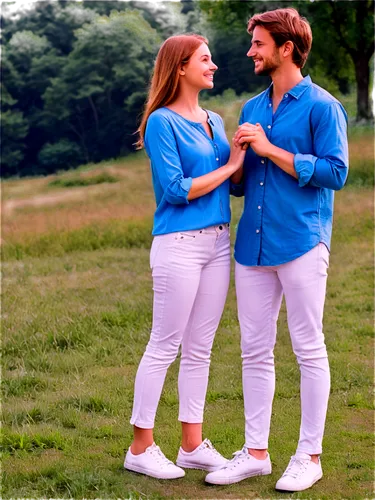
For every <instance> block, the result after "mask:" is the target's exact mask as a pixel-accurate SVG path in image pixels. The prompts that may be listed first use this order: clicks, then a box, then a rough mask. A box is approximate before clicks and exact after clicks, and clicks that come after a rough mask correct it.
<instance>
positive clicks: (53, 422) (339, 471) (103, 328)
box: [2, 100, 374, 499]
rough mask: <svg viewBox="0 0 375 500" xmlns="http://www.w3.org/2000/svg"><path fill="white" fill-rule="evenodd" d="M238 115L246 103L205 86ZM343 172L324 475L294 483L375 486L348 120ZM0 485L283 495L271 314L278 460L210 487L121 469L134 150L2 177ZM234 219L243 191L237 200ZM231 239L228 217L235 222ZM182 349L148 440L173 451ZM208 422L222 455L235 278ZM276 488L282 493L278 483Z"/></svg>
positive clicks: (367, 192)
mask: <svg viewBox="0 0 375 500" xmlns="http://www.w3.org/2000/svg"><path fill="white" fill-rule="evenodd" d="M211 104H212V106H211V109H214V110H216V111H218V112H220V113H221V114H222V115H223V116H224V117H225V118H226V124H227V128H228V132H229V134H231V133H232V132H233V130H234V128H235V124H236V117H237V116H238V110H239V107H240V104H241V103H240V102H233V103H232V104H228V103H226V104H223V103H222V102H220V100H216V101H212V102H211ZM350 153H351V174H350V178H349V181H348V185H347V186H346V188H345V189H344V190H343V191H341V192H339V193H337V196H336V211H335V222H334V237H333V243H332V253H331V262H330V269H329V281H328V291H327V301H326V309H325V321H324V326H325V329H324V331H325V335H326V341H327V346H328V351H329V357H330V364H331V375H332V390H331V399H330V406H329V412H328V418H327V425H326V435H325V441H324V455H323V459H322V460H323V469H324V477H323V479H322V480H321V481H320V482H319V483H318V484H317V485H316V486H315V487H314V488H313V489H312V490H308V491H307V492H304V493H300V494H298V493H295V494H293V495H292V496H291V497H292V498H312V499H342V498H347V499H349V498H350V499H363V498H372V497H373V496H374V491H373V479H374V476H373V467H374V461H373V459H374V446H373V445H374V443H373V431H374V420H373V409H374V408H373V395H372V387H373V368H374V367H373V333H374V331H373V173H372V171H373V134H372V131H371V130H369V129H366V128H361V129H353V130H351V131H350ZM2 195H3V210H2V251H3V266H2V267H3V280H2V285H3V286H2V288H3V290H2V291H3V299H2V300H3V301H2V311H3V341H2V347H3V362H2V391H3V405H2V416H3V436H2V444H3V481H2V497H3V498H16V497H34V498H41V497H46V498H51V497H52V498H154V499H157V498H166V497H173V498H191V499H193V498H228V499H232V498H250V499H251V498H280V497H282V496H281V494H279V493H276V492H275V491H274V484H275V482H276V480H277V479H278V477H279V475H280V474H281V473H282V471H283V469H284V468H285V466H286V464H287V462H288V460H289V457H290V455H292V454H293V452H294V448H295V444H296V442H297V439H298V429H299V418H300V410H299V371H298V367H297V364H296V361H295V358H294V355H293V353H292V349H291V344H290V340H289V336H288V331H287V325H286V315H285V309H284V307H283V308H282V312H281V315H280V319H279V332H278V343H277V348H276V373H277V386H276V397H275V402H274V407H273V418H272V429H271V441H270V453H271V458H272V461H273V474H272V475H271V476H265V477H263V478H253V479H251V480H246V481H243V482H242V483H238V484H236V485H232V486H227V487H208V486H206V485H205V484H204V475H205V473H204V472H202V471H187V474H186V477H185V478H183V479H180V480H176V481H170V482H162V481H158V480H156V479H151V478H147V477H143V476H140V475H135V474H132V473H129V472H125V471H124V470H123V468H122V463H123V458H124V449H126V448H127V447H128V446H129V444H130V442H131V435H132V430H131V426H130V424H129V423H128V422H129V418H130V412H131V406H132V392H133V382H134V376H135V372H136V369H137V365H138V363H139V360H140V358H141V356H142V353H143V350H144V347H145V345H146V343H147V341H148V337H149V332H150V325H151V303H152V289H151V275H150V271H149V267H148V260H149V245H150V242H151V237H150V228H151V223H152V213H153V209H154V199H153V192H152V187H151V181H150V175H149V168H148V162H147V160H146V158H145V156H144V154H143V153H140V154H137V155H134V156H132V157H130V158H127V159H125V160H118V161H114V162H107V163H103V164H101V165H91V166H90V165H89V166H85V167H83V168H81V169H79V170H77V171H74V172H66V173H61V174H59V175H55V176H50V177H46V178H35V179H20V180H9V181H6V182H4V183H3V187H2ZM232 202H233V219H234V224H232V227H235V224H236V221H237V220H238V217H239V214H240V212H241V205H242V201H241V200H238V199H236V200H232ZM232 239H233V240H234V230H233V234H232ZM177 373H178V361H177V362H175V363H174V364H173V365H172V366H171V368H170V370H169V372H168V376H167V381H166V384H165V388H164V391H163V395H162V399H161V402H160V405H159V410H158V415H157V424H156V440H157V442H158V444H160V445H161V447H162V449H163V451H164V452H165V453H166V455H167V456H168V457H169V458H171V459H175V457H176V454H177V451H178V447H179V439H180V428H179V423H178V422H177V413H178V397H177ZM205 422H206V423H205V428H204V431H205V436H207V437H209V438H210V439H211V440H212V441H213V442H214V444H215V445H216V446H217V448H218V450H219V451H220V452H222V453H223V454H224V455H226V456H228V457H229V456H230V455H231V453H232V452H234V451H235V450H237V449H240V448H241V447H242V445H243V442H244V418H243V399H242V389H241V364H240V350H239V327H238V323H237V318H236V305H235V295H234V286H233V280H232V284H231V288H230V292H229V296H228V300H227V304H226V308H225V312H224V316H223V319H222V321H221V324H220V328H219V331H218V333H217V336H216V339H215V344H214V349H213V357H212V364H211V374H210V382H209V388H208V395H207V405H206V413H205ZM282 498H285V496H284V497H282Z"/></svg>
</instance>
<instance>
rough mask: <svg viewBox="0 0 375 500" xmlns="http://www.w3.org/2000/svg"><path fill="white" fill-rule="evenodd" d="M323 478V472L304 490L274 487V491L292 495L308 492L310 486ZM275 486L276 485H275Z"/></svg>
mask: <svg viewBox="0 0 375 500" xmlns="http://www.w3.org/2000/svg"><path fill="white" fill-rule="evenodd" d="M322 477H323V472H322V473H320V474H318V475H317V476H316V477H315V479H314V481H313V482H312V483H311V484H310V486H306V488H295V489H287V488H276V487H275V490H276V491H288V492H290V493H292V492H293V491H305V490H308V489H309V488H311V487H312V486H314V484H315V483H317V482H318V481H320V480H321V479H322ZM276 486H277V484H276Z"/></svg>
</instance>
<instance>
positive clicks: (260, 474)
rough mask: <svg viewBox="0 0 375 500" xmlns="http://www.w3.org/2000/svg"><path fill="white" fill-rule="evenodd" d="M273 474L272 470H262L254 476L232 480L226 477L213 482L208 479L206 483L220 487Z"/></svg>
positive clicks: (246, 475) (235, 477) (244, 475)
mask: <svg viewBox="0 0 375 500" xmlns="http://www.w3.org/2000/svg"><path fill="white" fill-rule="evenodd" d="M271 473H272V470H270V471H264V470H262V471H260V472H254V474H242V475H241V476H232V477H230V478H228V477H226V478H217V479H214V480H211V479H208V480H207V478H206V479H205V481H206V483H208V484H219V485H223V484H234V483H239V482H240V481H243V480H244V479H248V478H250V477H257V476H268V475H269V474H271Z"/></svg>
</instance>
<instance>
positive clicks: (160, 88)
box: [136, 34, 208, 149]
mask: <svg viewBox="0 0 375 500" xmlns="http://www.w3.org/2000/svg"><path fill="white" fill-rule="evenodd" d="M202 43H207V44H208V41H207V40H206V38H204V37H203V36H201V35H195V34H187V35H176V36H171V37H170V38H167V40H165V42H164V43H163V45H162V46H161V47H160V50H159V52H158V55H157V57H156V61H155V67H154V73H153V75H152V79H151V85H150V90H149V93H148V98H147V101H146V105H145V111H144V113H143V116H142V120H141V124H140V126H139V129H138V130H137V133H138V134H139V139H138V141H137V143H136V147H137V149H141V148H143V146H144V135H145V130H146V124H147V120H148V117H149V116H150V114H151V113H152V112H153V111H155V110H156V109H159V108H162V107H163V106H167V105H168V104H171V103H172V102H173V101H174V100H175V99H176V97H177V92H178V83H179V79H180V73H179V71H180V69H181V66H182V65H184V64H187V63H188V61H189V59H190V57H191V56H192V55H193V54H194V52H195V51H196V50H197V49H198V47H200V45H202Z"/></svg>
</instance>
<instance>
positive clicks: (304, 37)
mask: <svg viewBox="0 0 375 500" xmlns="http://www.w3.org/2000/svg"><path fill="white" fill-rule="evenodd" d="M248 31H249V33H250V34H252V35H253V38H252V44H251V47H250V50H249V52H248V53H247V55H248V57H251V58H252V59H253V60H254V62H255V73H256V74H257V75H269V76H270V77H271V78H272V84H271V86H270V87H269V88H268V89H267V90H266V91H264V92H262V93H261V94H259V95H258V96H256V97H254V98H253V99H250V100H249V101H248V102H247V103H246V104H245V106H244V108H243V110H242V113H241V118H240V127H239V129H238V131H237V132H236V135H235V138H234V140H235V142H237V143H240V144H245V143H249V144H250V146H251V147H250V148H249V149H248V152H247V153H246V159H245V162H244V172H243V178H242V179H241V174H240V176H239V178H238V176H237V178H235V179H232V180H234V182H235V183H237V184H238V185H237V186H234V189H235V190H237V194H238V195H242V194H244V195H245V204H244V211H243V214H242V217H241V220H240V223H239V227H238V232H237V239H236V244H235V260H236V293H237V301H238V314H239V321H240V327H241V348H242V359H243V392H244V406H245V437H246V441H245V446H244V448H243V449H242V450H241V451H240V452H238V453H237V454H236V455H235V457H234V458H233V459H232V460H231V461H230V462H229V463H228V464H227V466H226V467H225V468H223V469H221V470H219V471H217V472H213V473H210V474H208V475H207V477H206V481H207V482H208V483H213V484H231V483H235V482H238V481H241V480H242V479H245V478H247V477H251V476H257V475H265V474H270V473H271V461H270V457H269V454H268V451H267V448H268V435H269V428H270V419H271V407H272V400H273V396H274V388H275V370H274V356H273V349H274V345H275V342H276V322H277V317H278V314H279V309H280V305H281V300H282V296H283V295H284V296H285V300H286V307H287V315H288V327H289V331H290V335H291V340H292V345H293V350H294V353H295V355H296V357H297V361H298V363H299V366H300V372H301V410H302V412H301V413H302V418H301V428H300V438H299V443H298V447H297V451H296V454H295V455H294V456H293V457H292V458H291V461H290V463H289V465H288V467H287V469H286V471H285V472H284V474H283V476H282V477H281V479H280V480H279V481H278V482H277V484H276V489H278V490H284V491H301V490H304V489H306V488H309V487H311V486H312V485H313V484H314V483H315V482H316V481H318V480H319V479H320V478H321V477H322V475H323V473H322V468H321V464H320V458H319V457H320V454H321V452H322V439H323V431H324V424H325V417H326V412H327V404H328V397H329V390H330V374H329V366H328V358H327V351H326V346H325V343H324V335H323V332H322V318H323V307H324V300H325V290H326V280H327V268H328V259H329V248H330V239H331V231H332V212H333V197H334V190H338V189H341V188H342V187H343V185H344V183H345V180H346V178H347V173H348V146H347V134H346V128H347V118H346V113H345V110H344V109H343V107H342V105H341V104H340V103H339V102H338V101H337V100H336V99H335V98H334V97H332V96H331V95H330V94H329V93H328V92H326V91H325V90H323V89H322V88H320V87H318V86H317V85H315V84H313V83H312V82H311V79H310V77H309V76H307V77H303V76H302V74H301V68H302V67H303V66H304V64H305V62H306V59H307V56H308V54H309V51H310V48H311V43H312V34H311V29H310V26H309V24H308V22H307V21H306V20H305V19H304V18H302V17H300V15H299V14H298V12H297V11H296V10H294V9H290V8H288V9H277V10H273V11H269V12H265V13H263V14H258V15H255V16H253V17H252V18H251V19H250V21H249V24H248Z"/></svg>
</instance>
